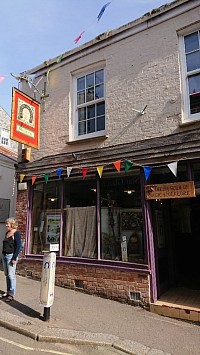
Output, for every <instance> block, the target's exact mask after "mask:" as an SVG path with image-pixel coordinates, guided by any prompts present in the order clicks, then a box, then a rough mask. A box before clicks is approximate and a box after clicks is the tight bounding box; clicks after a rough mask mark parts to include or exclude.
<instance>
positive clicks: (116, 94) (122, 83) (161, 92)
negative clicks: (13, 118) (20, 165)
mask: <svg viewBox="0 0 200 355" xmlns="http://www.w3.org/2000/svg"><path fill="white" fill-rule="evenodd" d="M199 15H200V10H199V9H195V10H190V11H188V12H186V13H185V14H182V15H180V16H177V17H176V18H175V19H174V18H173V19H170V20H167V21H165V22H163V23H161V24H159V25H155V26H154V27H151V28H148V23H147V29H146V30H144V31H141V32H139V33H137V34H134V35H132V36H130V37H127V38H126V39H123V40H122V41H118V42H116V43H114V42H112V39H111V41H110V42H109V43H110V44H109V45H108V46H105V47H104V48H102V49H99V50H95V47H94V49H93V52H91V53H89V52H90V50H88V54H87V50H86V53H85V52H83V54H84V55H83V54H82V55H81V53H82V52H81V53H78V54H77V58H78V59H76V60H74V61H73V60H71V61H69V63H68V64H66V65H63V63H61V64H60V66H58V65H57V67H56V68H55V69H52V68H51V70H50V72H49V76H48V80H49V83H48V86H47V93H48V94H49V97H48V98H47V99H46V111H45V112H43V110H41V149H40V150H39V151H37V150H34V149H32V159H33V160H34V159H39V158H41V157H44V156H46V155H54V154H59V153H63V152H72V151H77V150H84V149H88V148H91V149H92V148H101V147H104V146H113V145H117V144H124V142H132V141H140V140H145V139H149V138H152V137H160V136H166V135H169V134H172V133H175V132H176V133H177V132H179V131H184V130H187V129H188V128H187V127H183V126H182V127H180V126H179V123H180V119H181V92H180V91H181V90H180V73H179V70H180V68H179V57H180V56H179V46H178V36H177V30H179V29H181V28H183V27H187V26H189V25H190V24H191V23H195V21H199ZM100 62H102V63H104V65H105V72H106V134H107V135H108V138H107V139H103V140H97V141H89V142H88V141H86V142H85V143H84V142H82V143H78V142H77V143H75V144H73V145H68V144H66V143H67V142H68V141H69V134H70V132H69V131H70V127H73V125H74V117H73V105H74V104H73V98H74V96H73V95H74V92H73V74H74V73H79V71H80V72H81V71H82V73H83V72H84V70H86V68H87V69H88V68H90V69H91V70H92V69H93V65H94V64H96V65H97V64H98V63H100ZM37 80H38V79H37ZM39 85H41V87H40V90H42V89H43V82H42V81H41V83H40V84H39ZM37 99H38V100H39V99H40V98H39V96H38V97H37ZM145 105H148V106H147V109H146V113H145V115H138V114H137V113H136V112H134V111H132V108H135V109H138V110H140V109H143V108H144V106H145ZM197 125H198V123H197Z"/></svg>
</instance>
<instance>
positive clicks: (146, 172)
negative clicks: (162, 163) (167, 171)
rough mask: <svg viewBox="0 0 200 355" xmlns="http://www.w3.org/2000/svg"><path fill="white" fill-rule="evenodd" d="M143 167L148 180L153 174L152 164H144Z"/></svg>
mask: <svg viewBox="0 0 200 355" xmlns="http://www.w3.org/2000/svg"><path fill="white" fill-rule="evenodd" d="M143 169H144V175H145V179H146V181H147V180H148V178H149V175H150V174H151V170H152V168H151V167H150V166H143Z"/></svg>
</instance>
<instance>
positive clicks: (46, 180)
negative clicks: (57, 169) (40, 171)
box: [44, 174, 49, 184]
mask: <svg viewBox="0 0 200 355" xmlns="http://www.w3.org/2000/svg"><path fill="white" fill-rule="evenodd" d="M44 180H45V182H46V184H47V183H48V180H49V174H44Z"/></svg>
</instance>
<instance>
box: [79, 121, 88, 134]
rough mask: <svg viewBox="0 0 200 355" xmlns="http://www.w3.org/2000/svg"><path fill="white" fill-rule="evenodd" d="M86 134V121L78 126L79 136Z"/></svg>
mask: <svg viewBox="0 0 200 355" xmlns="http://www.w3.org/2000/svg"><path fill="white" fill-rule="evenodd" d="M82 134H86V121H81V122H79V124H78V135H79V136H81V135H82Z"/></svg>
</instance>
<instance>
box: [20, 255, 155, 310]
mask: <svg viewBox="0 0 200 355" xmlns="http://www.w3.org/2000/svg"><path fill="white" fill-rule="evenodd" d="M41 270H42V262H40V261H31V260H21V261H20V262H19V263H18V266H17V273H18V274H19V275H22V276H29V277H32V278H35V279H38V280H40V277H41ZM56 285H57V286H62V287H67V288H70V289H76V290H80V291H82V292H86V293H88V294H93V295H97V296H101V297H105V298H109V299H112V300H116V301H119V302H123V303H129V304H132V305H139V306H142V307H144V308H146V309H148V308H149V302H150V287H149V276H148V275H145V274H144V273H142V272H141V273H139V272H136V271H126V270H120V271H119V270H116V269H114V268H112V267H97V266H81V265H78V264H77V265H72V264H70V262H67V263H66V264H65V263H57V266H56ZM130 293H131V294H132V296H133V298H134V297H135V296H136V298H137V299H132V300H131V299H130Z"/></svg>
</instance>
